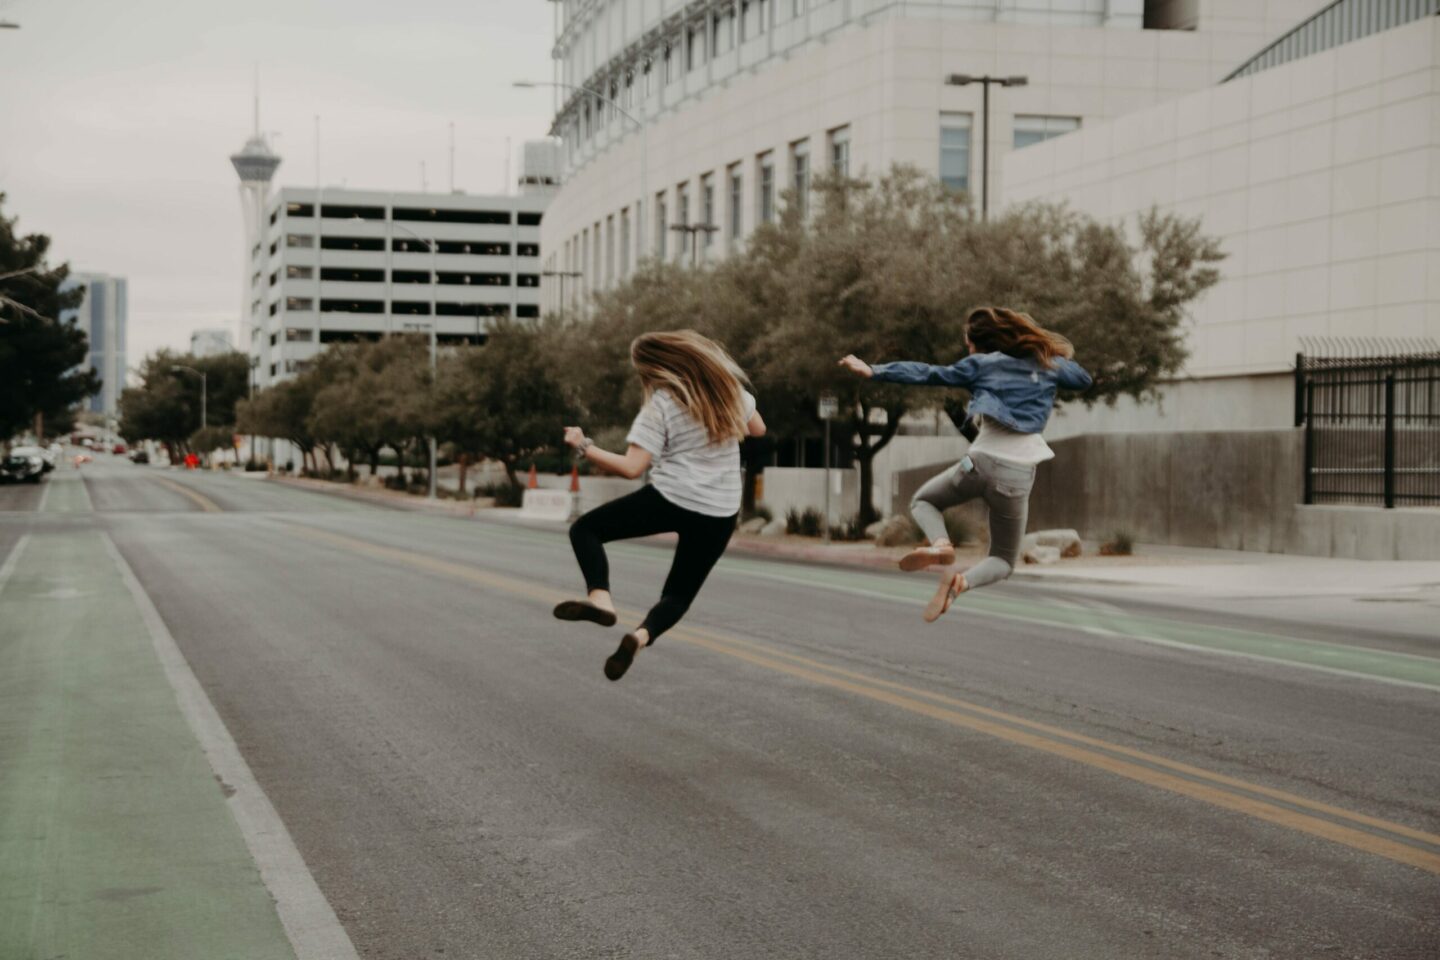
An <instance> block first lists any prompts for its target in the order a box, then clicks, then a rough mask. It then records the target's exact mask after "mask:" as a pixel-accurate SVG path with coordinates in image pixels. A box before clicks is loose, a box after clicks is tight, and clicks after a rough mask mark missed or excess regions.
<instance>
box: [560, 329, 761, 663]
mask: <svg viewBox="0 0 1440 960" xmlns="http://www.w3.org/2000/svg"><path fill="white" fill-rule="evenodd" d="M630 362H631V363H633V364H634V366H635V371H636V373H638V374H639V375H640V383H641V385H642V386H643V387H644V388H645V405H644V406H643V407H641V408H640V413H639V415H638V416H637V417H636V418H635V423H634V425H632V426H631V428H630V434H629V436H628V437H626V438H625V439H626V442H627V444H628V447H627V449H626V451H625V453H624V454H618V453H611V452H610V451H608V450H601V449H600V448H599V447H597V446H595V445H594V443H593V442H592V441H591V440H590V439H589V438H588V437H586V436H585V432H584V430H582V429H581V428H580V427H566V428H565V442H566V443H568V444H570V445H571V446H572V447H574V448H575V449H576V450H578V451H579V452H580V455H581V456H583V457H585V458H586V459H587V460H589V461H590V462H591V463H594V464H595V465H596V466H598V467H601V468H602V469H604V470H607V471H609V472H611V473H618V474H620V475H621V476H622V477H631V478H636V477H639V476H641V475H642V474H644V472H645V470H646V469H647V468H649V469H650V482H649V483H648V484H646V485H645V486H644V487H641V488H640V489H639V490H637V491H635V492H634V493H632V494H630V495H628V496H624V497H621V498H619V499H618V500H612V501H610V502H609V503H606V504H604V505H602V506H599V507H596V508H595V509H594V510H591V511H590V512H589V513H587V514H585V515H584V516H583V517H581V518H580V519H579V520H576V521H575V523H574V525H573V526H571V528H570V543H571V545H572V546H573V547H574V548H575V558H576V559H577V560H578V561H579V562H580V571H581V573H583V574H584V576H585V589H586V591H587V597H586V599H584V600H566V601H564V602H562V603H560V604H558V605H557V606H556V607H555V616H556V617H558V618H560V619H561V620H585V621H589V622H591V623H598V624H600V625H601V626H605V627H609V626H613V625H614V624H615V621H616V615H615V603H614V601H613V600H612V599H611V597H610V568H609V563H608V561H607V560H606V557H605V547H604V544H606V543H608V542H610V541H611V540H628V539H630V538H632V537H648V536H651V535H653V534H656V533H672V532H673V533H678V534H679V535H680V541H679V544H678V545H677V546H676V548H675V560H674V563H673V564H671V567H670V575H669V576H668V577H666V579H665V586H664V587H663V588H662V589H661V591H660V600H659V602H657V603H656V604H655V606H653V607H651V608H650V612H649V613H648V614H646V616H645V619H644V621H642V622H641V624H640V626H638V627H636V628H635V629H634V630H632V631H630V632H629V633H627V634H625V636H624V638H623V639H622V640H621V641H620V646H619V648H618V649H617V650H616V651H615V652H614V653H613V654H611V655H610V658H609V659H608V660H606V661H605V676H607V677H609V678H610V679H611V680H619V679H620V678H621V677H623V676H624V675H625V671H626V670H628V669H629V668H630V664H631V663H632V662H633V661H634V659H635V654H636V653H638V652H639V651H640V650H642V649H644V648H645V647H646V646H648V645H650V644H652V643H654V642H655V640H656V638H658V637H659V636H660V634H662V633H664V632H665V631H666V630H668V629H670V628H671V627H673V626H674V625H675V624H676V623H677V622H678V621H679V620H680V618H681V617H682V616H684V615H685V611H686V610H688V609H689V608H690V604H691V602H692V601H693V600H694V599H695V596H696V594H698V593H699V592H700V587H701V586H702V585H703V584H704V583H705V578H706V577H707V576H709V574H710V570H711V568H713V567H714V566H715V563H716V561H718V560H719V559H720V556H721V554H723V553H724V552H725V547H726V546H727V545H728V544H729V543H730V535H731V534H732V533H734V532H735V517H736V515H737V514H738V513H739V512H740V478H741V474H740V440H741V439H743V438H744V437H747V436H749V437H760V436H764V434H765V421H764V420H762V419H761V418H760V414H759V413H758V412H756V410H755V398H754V397H753V396H752V395H751V394H750V393H749V392H748V391H746V390H745V388H744V386H743V385H742V384H743V381H744V379H745V374H744V373H743V372H742V371H741V370H740V367H739V365H738V364H736V363H735V361H734V360H733V359H731V357H730V355H729V354H728V353H726V352H725V350H724V348H722V347H721V346H720V345H719V344H717V343H715V342H714V341H713V340H710V339H709V338H707V337H703V336H701V335H700V334H698V333H696V332H695V331H693V330H678V331H673V332H667V333H646V334H642V335H641V336H639V337H636V338H635V340H634V342H633V343H631V344H630Z"/></svg>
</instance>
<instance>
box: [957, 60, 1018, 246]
mask: <svg viewBox="0 0 1440 960" xmlns="http://www.w3.org/2000/svg"><path fill="white" fill-rule="evenodd" d="M1029 82H1030V78H1028V77H991V76H983V77H972V76H970V75H969V74H967V73H952V74H950V76H948V77H946V78H945V85H946V86H949V87H964V86H968V85H969V84H972V83H978V84H980V85H981V86H982V87H983V88H984V91H985V92H984V94H983V96H982V97H981V98H980V129H981V134H980V219H981V220H985V219H988V217H989V215H990V84H992V83H993V84H997V85H999V86H1002V87H1023V86H1025V85H1026V84H1028V83H1029Z"/></svg>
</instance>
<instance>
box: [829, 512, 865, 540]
mask: <svg viewBox="0 0 1440 960" xmlns="http://www.w3.org/2000/svg"><path fill="white" fill-rule="evenodd" d="M830 539H831V540H847V541H855V540H864V539H865V526H864V524H862V523H861V522H860V515H859V514H858V513H857V514H856V515H855V516H853V517H851V518H850V519H849V520H846V521H844V522H843V523H838V524H831V525H830Z"/></svg>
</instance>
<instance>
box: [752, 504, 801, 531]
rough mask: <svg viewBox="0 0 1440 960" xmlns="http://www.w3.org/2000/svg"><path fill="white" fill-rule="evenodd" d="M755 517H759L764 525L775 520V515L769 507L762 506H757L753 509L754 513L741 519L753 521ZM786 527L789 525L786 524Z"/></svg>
mask: <svg viewBox="0 0 1440 960" xmlns="http://www.w3.org/2000/svg"><path fill="white" fill-rule="evenodd" d="M756 517H759V518H760V519H762V520H764V521H765V522H766V523H769V522H770V521H771V520H774V519H775V514H774V513H773V512H772V511H771V509H770V508H769V507H767V506H765V505H764V504H757V505H756V507H755V512H754V513H751V514H750V516H748V517H743V518H742V519H745V520H753V519H755V518H756ZM786 526H787V527H788V526H789V524H788V523H787V524H786Z"/></svg>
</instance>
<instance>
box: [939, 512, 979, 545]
mask: <svg viewBox="0 0 1440 960" xmlns="http://www.w3.org/2000/svg"><path fill="white" fill-rule="evenodd" d="M964 509H965V508H964V507H951V508H950V509H949V510H946V511H945V532H946V533H947V534H948V535H949V537H950V542H951V543H953V544H955V546H957V547H958V546H960V544H962V543H969V542H970V541H971V540H974V539H975V531H974V530H972V529H970V521H969V520H967V519H965V514H964Z"/></svg>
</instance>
